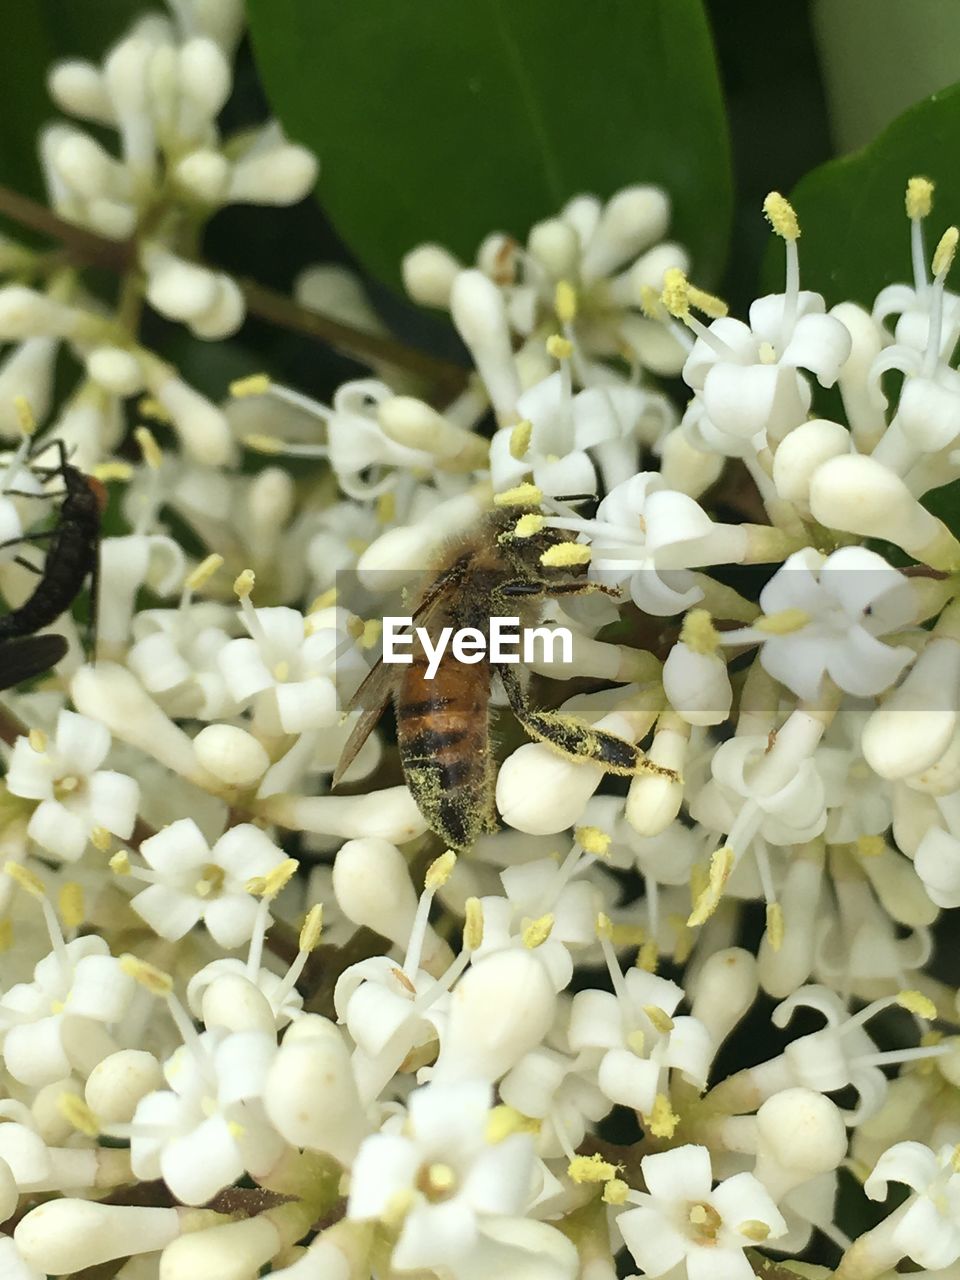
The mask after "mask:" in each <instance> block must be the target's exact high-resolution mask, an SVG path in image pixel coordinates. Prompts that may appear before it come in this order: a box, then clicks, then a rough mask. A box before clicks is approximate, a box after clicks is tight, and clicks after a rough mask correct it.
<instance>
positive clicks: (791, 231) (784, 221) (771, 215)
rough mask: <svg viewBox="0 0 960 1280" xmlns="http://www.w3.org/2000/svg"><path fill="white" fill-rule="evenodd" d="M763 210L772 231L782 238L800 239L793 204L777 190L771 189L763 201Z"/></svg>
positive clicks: (798, 224)
mask: <svg viewBox="0 0 960 1280" xmlns="http://www.w3.org/2000/svg"><path fill="white" fill-rule="evenodd" d="M763 212H764V214H765V215H766V218H767V221H768V222H769V223H770V225H771V227H773V229H774V231H775V232H776V234H777V235H778V236H780V237H781V238H782V239H783V240H799V239H800V223H799V222H798V221H797V215H796V212H795V211H794V208H793V205H792V204H791V203H790V201H789V200H788V199H787V198H786V196H782V195H781V194H780V192H779V191H771V192H770V194H769V195H768V196H767V198H766V200H764V202H763Z"/></svg>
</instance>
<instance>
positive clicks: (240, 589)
mask: <svg viewBox="0 0 960 1280" xmlns="http://www.w3.org/2000/svg"><path fill="white" fill-rule="evenodd" d="M256 581H257V575H256V574H255V573H254V572H253V570H252V569H244V570H243V572H242V573H240V574H238V575H237V577H236V578H235V579H234V583H233V592H234V595H236V596H238V597H239V598H240V599H241V600H246V599H247V597H248V596H249V595H250V593H251V592H252V591H253V587H254V583H255V582H256Z"/></svg>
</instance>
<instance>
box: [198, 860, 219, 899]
mask: <svg viewBox="0 0 960 1280" xmlns="http://www.w3.org/2000/svg"><path fill="white" fill-rule="evenodd" d="M226 878H227V873H226V872H225V871H224V869H223V867H220V866H218V865H217V864H216V863H215V862H208V863H207V865H206V866H205V867H204V868H203V870H202V871H201V872H200V879H199V880H198V881H197V883H196V884H195V885H194V886H193V891H194V893H195V894H196V895H197V897H198V898H215V897H216V896H217V894H218V893H219V892H220V890H221V889H222V888H223V882H224V880H225V879H226Z"/></svg>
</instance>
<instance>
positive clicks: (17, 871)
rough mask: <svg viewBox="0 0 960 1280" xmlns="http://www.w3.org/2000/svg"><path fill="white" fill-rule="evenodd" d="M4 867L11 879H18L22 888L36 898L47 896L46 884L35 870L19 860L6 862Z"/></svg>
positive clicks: (17, 881)
mask: <svg viewBox="0 0 960 1280" xmlns="http://www.w3.org/2000/svg"><path fill="white" fill-rule="evenodd" d="M3 869H4V871H5V872H6V873H7V875H8V876H9V877H10V879H11V880H14V881H16V883H17V884H18V885H19V886H20V888H21V889H25V890H26V892H27V893H29V894H31V895H32V896H33V897H34V898H45V897H46V896H47V889H46V885H45V884H44V883H43V881H42V880H41V879H40V877H39V876H38V875H37V873H36V872H35V871H31V870H30V869H29V868H28V867H24V866H22V865H21V864H20V863H19V862H5V863H4V864H3Z"/></svg>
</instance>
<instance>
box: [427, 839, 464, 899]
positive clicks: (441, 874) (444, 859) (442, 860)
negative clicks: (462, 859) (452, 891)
mask: <svg viewBox="0 0 960 1280" xmlns="http://www.w3.org/2000/svg"><path fill="white" fill-rule="evenodd" d="M456 865H457V855H456V854H455V853H454V852H453V850H452V849H447V851H446V852H445V853H441V855H440V857H439V858H434V860H433V862H431V863H430V865H429V867H427V872H426V875H425V876H424V878H423V885H424V888H425V889H427V890H428V891H429V892H430V893H436V891H437V890H438V889H442V888H443V886H444V885H445V884H446V883H447V881H448V880H449V879H450V877H451V875H452V874H453V868H454V867H455V866H456Z"/></svg>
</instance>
